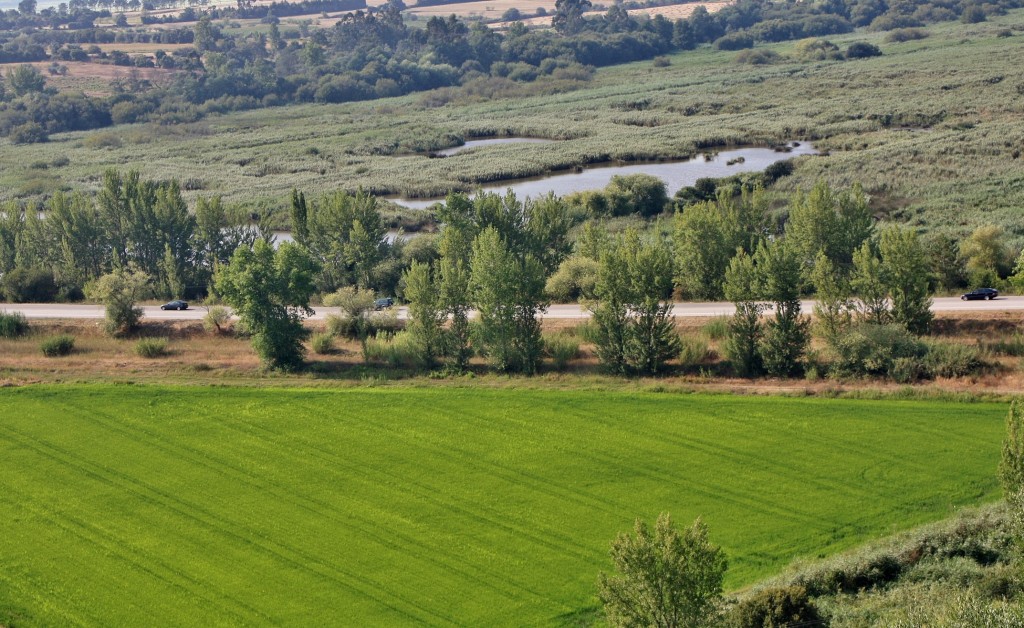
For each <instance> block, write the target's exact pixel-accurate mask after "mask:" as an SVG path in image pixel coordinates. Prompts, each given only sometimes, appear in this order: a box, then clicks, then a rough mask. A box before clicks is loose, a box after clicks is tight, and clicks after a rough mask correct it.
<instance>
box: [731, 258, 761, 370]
mask: <svg viewBox="0 0 1024 628" xmlns="http://www.w3.org/2000/svg"><path fill="white" fill-rule="evenodd" d="M725 298H727V299H729V300H730V301H732V302H733V304H734V305H735V307H736V312H735V313H734V314H733V315H732V318H730V319H729V332H728V336H727V337H726V339H725V356H726V358H728V360H729V363H730V364H731V365H732V367H733V369H735V370H736V372H737V373H738V374H739V375H742V376H745V377H752V376H754V375H757V374H759V373H760V372H761V367H762V362H761V351H760V345H761V338H762V337H763V336H764V329H763V328H762V326H761V313H762V312H764V308H765V306H764V304H762V303H761V302H760V301H759V298H760V280H759V278H758V276H757V269H756V268H755V266H754V259H753V257H751V256H750V255H748V254H747V253H746V252H745V251H739V252H737V254H736V256H735V257H733V258H732V260H730V261H729V268H728V270H726V271H725Z"/></svg>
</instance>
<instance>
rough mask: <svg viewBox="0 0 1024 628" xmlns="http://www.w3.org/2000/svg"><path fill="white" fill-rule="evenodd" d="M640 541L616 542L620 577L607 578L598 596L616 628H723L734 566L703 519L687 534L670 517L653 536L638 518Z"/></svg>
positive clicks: (602, 578)
mask: <svg viewBox="0 0 1024 628" xmlns="http://www.w3.org/2000/svg"><path fill="white" fill-rule="evenodd" d="M633 532H634V535H635V536H630V535H628V534H620V535H619V536H618V538H616V539H615V542H614V543H612V549H611V557H612V562H613V563H614V565H615V569H616V572H617V574H616V575H612V576H609V575H607V574H605V573H601V575H600V576H599V578H598V597H599V598H600V599H601V602H602V603H603V604H604V610H605V615H606V616H607V618H608V621H609V623H611V624H612V625H613V626H630V627H634V626H655V627H658V628H683V627H687V628H700V627H702V626H715V625H718V623H717V622H718V618H719V603H720V602H721V598H722V583H723V581H724V579H725V572H726V569H727V568H728V562H727V560H726V557H725V553H724V552H723V551H722V549H721V548H720V547H718V546H716V545H714V544H713V543H711V541H710V539H709V538H708V527H707V525H706V524H705V523H704V522H703V521H701V520H700V519H697V520H696V521H695V522H694V523H693V525H692V526H690V527H689V528H688V529H686V530H684V531H683V532H682V534H680V533H679V531H678V530H676V529H675V527H673V525H672V519H671V517H670V516H669V515H668V513H663V514H661V515H660V516H659V517H658V521H657V523H656V524H655V526H654V530H653V531H652V530H651V529H650V528H649V527H648V526H647V524H646V523H644V522H643V521H642V520H640V519H637V521H636V525H635V526H634V528H633Z"/></svg>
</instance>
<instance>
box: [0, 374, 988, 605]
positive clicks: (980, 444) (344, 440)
mask: <svg viewBox="0 0 1024 628" xmlns="http://www.w3.org/2000/svg"><path fill="white" fill-rule="evenodd" d="M1005 412H1006V407H1005V406H1004V405H1001V404H988V403H977V404H963V405H961V404H952V403H941V402H922V401H913V402H911V401H855V400H835V399H831V400H829V399H796V398H771V397H730V396H709V395H670V394H656V393H646V394H642V393H632V394H629V393H614V392H599V391H593V392H588V391H525V390H520V391H516V390H486V389H480V388H475V389H473V388H444V389H402V390H394V389H392V390H375V389H367V390H347V391H302V390H294V389H293V390H285V389H268V390H253V389H242V388H230V387H215V388H198V387H196V388H173V387H144V386H99V385H93V386H74V385H66V386H60V387H50V386H34V387H24V388H9V389H3V390H0V457H2V459H3V464H2V465H0V486H2V487H3V490H2V491H0V512H3V513H4V516H3V517H0V539H2V540H0V564H2V565H3V568H2V569H0V624H2V623H4V622H5V621H7V622H13V623H15V624H17V625H22V624H26V625H55V624H69V623H82V624H91V625H152V624H155V623H159V624H163V625H169V624H177V625H184V624H188V625H213V624H240V623H283V624H291V625H296V624H302V625H310V624H347V625H404V624H421V623H422V624H433V625H444V624H462V625H527V624H558V623H562V622H563V621H565V619H566V617H569V616H571V615H572V614H574V613H577V612H578V611H580V610H585V609H588V608H592V607H593V606H594V605H595V603H596V601H595V598H594V582H595V578H596V577H597V574H598V572H599V571H601V570H603V569H608V567H609V560H608V558H607V550H608V546H609V544H610V541H611V539H612V538H613V537H614V536H615V534H616V533H617V532H618V531H623V530H626V529H628V528H630V526H631V524H632V521H633V519H634V517H637V516H640V517H644V518H648V519H649V518H653V517H655V516H656V515H657V514H658V512H660V511H665V510H667V511H670V512H672V514H673V516H674V517H675V518H676V520H677V521H678V522H680V523H688V522H689V521H691V520H692V519H693V518H694V517H696V516H698V515H700V516H703V517H704V518H705V519H706V521H708V523H709V524H710V526H711V529H712V531H713V535H714V538H715V540H716V541H718V542H720V543H721V544H722V545H723V546H724V547H725V549H726V550H727V552H728V554H729V556H730V563H731V569H730V571H729V576H728V581H727V585H728V586H729V587H730V588H736V587H741V586H743V585H745V584H748V583H750V582H752V581H754V580H756V579H758V578H761V577H764V576H766V575H769V574H771V573H773V572H775V571H777V570H778V569H779V568H781V567H782V566H783V565H785V564H786V563H788V562H789V561H790V560H791V559H793V558H795V557H799V556H810V557H814V556H818V555H826V554H829V553H831V552H835V551H838V550H841V549H844V548H847V547H850V546H852V545H855V544H857V543H860V542H862V541H864V540H867V539H870V538H873V537H876V536H880V535H886V534H889V533H892V532H894V531H896V530H899V529H904V528H908V527H911V526H914V525H916V524H919V523H922V522H925V521H930V520H935V519H939V518H943V517H945V516H948V515H949V514H950V512H951V511H952V510H953V509H954V508H956V507H957V506H961V505H965V504H977V503H982V502H987V501H992V500H994V499H996V498H997V497H998V495H999V490H998V488H997V483H996V480H995V467H996V463H997V460H998V457H999V447H1000V441H1001V437H1002V433H1003V419H1004V416H1005Z"/></svg>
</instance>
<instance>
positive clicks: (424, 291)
mask: <svg viewBox="0 0 1024 628" xmlns="http://www.w3.org/2000/svg"><path fill="white" fill-rule="evenodd" d="M404 280H405V298H406V299H407V300H408V301H409V320H408V323H407V325H406V329H407V330H408V331H409V334H410V335H411V336H412V339H413V343H414V344H415V346H416V352H417V353H418V354H419V361H420V363H421V364H423V365H424V366H427V367H432V366H434V364H435V363H436V362H437V358H438V357H440V355H441V354H442V353H443V352H444V341H445V336H444V323H445V320H446V319H447V318H448V316H447V312H446V310H445V307H444V300H443V299H442V295H441V292H440V291H439V290H438V281H437V279H436V277H435V274H434V272H433V269H431V267H430V265H429V264H424V263H422V262H413V263H412V265H411V266H409V269H408V270H407V271H405V275H404Z"/></svg>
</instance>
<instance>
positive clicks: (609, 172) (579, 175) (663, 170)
mask: <svg viewBox="0 0 1024 628" xmlns="http://www.w3.org/2000/svg"><path fill="white" fill-rule="evenodd" d="M500 139H502V140H505V141H504V142H503V143H509V142H508V140H513V139H516V140H519V141H523V140H525V139H527V138H500ZM479 141H480V142H494V140H479ZM470 143H471V142H466V145H464V146H460V147H459V148H460V149H462V150H467V147H468V146H469V144H470ZM480 145H481V144H477V146H480ZM787 148H788V151H777V150H775V149H772V148H737V149H733V150H723V151H721V152H718V153H710V154H709V155H707V156H705V155H703V154H701V155H697V156H696V157H694V158H692V159H687V160H683V161H665V162H655V163H640V164H625V165H623V164H617V165H594V166H587V167H584V168H583V169H582V171H579V172H575V171H573V172H564V171H561V172H557V173H554V174H551V175H548V176H545V177H534V178H530V179H516V180H512V181H505V182H501V183H492V184H489V185H486V186H483V188H482V189H483V190H484V191H485V192H498V193H501V194H504V193H505V191H506V190H509V189H511V190H512V191H513V192H515V193H516V196H518V197H519V198H524V197H527V196H530V197H538V196H544V195H545V194H547V193H548V192H554V193H555V195H556V196H563V195H566V194H572V193H573V192H586V191H588V190H600V189H602V188H604V187H605V186H606V185H608V184H609V183H611V180H612V177H614V176H615V175H619V174H649V175H653V176H656V177H658V178H659V179H661V180H662V181H664V182H665V186H666V187H667V189H668V194H669V196H672V195H674V194H675V193H676V192H677V191H679V190H680V189H682V188H684V187H686V186H688V185H693V184H694V183H696V181H697V179H702V178H705V177H711V178H714V179H719V178H722V177H729V176H732V175H734V174H739V173H742V172H759V171H761V170H764V169H765V168H767V167H768V166H770V165H772V164H774V163H776V162H778V161H783V160H785V159H790V158H792V157H797V156H800V155H814V154H817V151H816V150H815V149H814V146H813V145H811V144H809V143H796V142H793V143H791V144H788V145H787ZM449 150H453V149H449ZM730 164H731V165H730ZM388 200H389V201H391V202H393V203H395V204H397V205H402V206H403V207H408V208H411V209H426V208H428V207H430V206H431V205H433V204H434V203H437V202H439V201H443V200H444V198H443V197H440V198H401V197H389V198H388Z"/></svg>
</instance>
